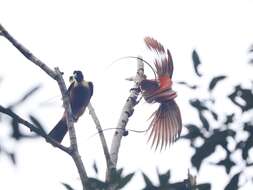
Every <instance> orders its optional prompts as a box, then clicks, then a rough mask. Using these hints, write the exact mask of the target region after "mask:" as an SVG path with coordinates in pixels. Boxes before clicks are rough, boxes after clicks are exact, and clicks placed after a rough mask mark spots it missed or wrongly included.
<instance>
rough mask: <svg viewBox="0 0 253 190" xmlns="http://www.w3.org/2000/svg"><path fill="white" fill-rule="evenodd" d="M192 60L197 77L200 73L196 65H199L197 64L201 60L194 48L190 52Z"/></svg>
mask: <svg viewBox="0 0 253 190" xmlns="http://www.w3.org/2000/svg"><path fill="white" fill-rule="evenodd" d="M192 60H193V67H194V71H195V73H196V74H197V75H198V76H199V77H201V76H202V74H200V73H199V70H198V67H199V65H200V64H201V61H200V59H199V55H198V53H197V51H196V50H193V52H192Z"/></svg>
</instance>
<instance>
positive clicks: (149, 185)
mask: <svg viewBox="0 0 253 190" xmlns="http://www.w3.org/2000/svg"><path fill="white" fill-rule="evenodd" d="M142 176H143V179H144V181H145V184H146V187H150V188H154V187H155V186H154V185H153V183H152V182H151V180H150V179H149V178H148V176H146V174H144V173H142Z"/></svg>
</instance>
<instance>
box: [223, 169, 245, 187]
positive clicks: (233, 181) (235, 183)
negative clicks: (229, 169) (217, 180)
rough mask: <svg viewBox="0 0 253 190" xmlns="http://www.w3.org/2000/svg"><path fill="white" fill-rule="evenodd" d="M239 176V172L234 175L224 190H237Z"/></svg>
mask: <svg viewBox="0 0 253 190" xmlns="http://www.w3.org/2000/svg"><path fill="white" fill-rule="evenodd" d="M240 175H241V172H239V173H237V174H235V175H234V176H233V177H232V179H231V180H230V182H229V183H228V184H227V186H226V187H225V189H224V190H238V189H239V185H238V183H239V177H240Z"/></svg>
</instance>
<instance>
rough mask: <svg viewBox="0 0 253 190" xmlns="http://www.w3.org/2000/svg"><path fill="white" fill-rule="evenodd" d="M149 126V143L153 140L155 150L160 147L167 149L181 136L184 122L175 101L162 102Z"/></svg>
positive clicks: (152, 116)
mask: <svg viewBox="0 0 253 190" xmlns="http://www.w3.org/2000/svg"><path fill="white" fill-rule="evenodd" d="M150 118H152V121H151V123H150V126H149V129H148V130H149V131H150V135H149V138H148V141H150V140H151V139H152V145H151V146H152V147H153V146H154V145H155V150H156V149H157V148H158V146H160V147H161V150H162V148H163V147H165V148H166V147H167V145H168V144H171V143H173V142H174V141H175V140H177V138H178V137H179V136H180V133H181V130H182V120H181V114H180V110H179V108H178V106H177V104H176V102H175V101H174V100H170V101H166V102H162V103H161V104H160V106H159V108H158V110H157V111H155V112H154V113H153V114H152V115H151V117H150Z"/></svg>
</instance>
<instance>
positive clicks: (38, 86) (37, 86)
mask: <svg viewBox="0 0 253 190" xmlns="http://www.w3.org/2000/svg"><path fill="white" fill-rule="evenodd" d="M40 88H41V85H36V86H35V87H33V88H32V89H31V90H29V91H28V92H27V93H26V94H25V95H24V96H23V97H22V98H20V99H19V100H18V101H17V102H15V103H14V104H12V105H10V106H9V108H13V107H15V106H18V105H19V104H21V103H23V102H24V101H26V100H27V99H28V98H30V96H32V95H33V94H34V93H35V92H37V91H38V90H39V89H40Z"/></svg>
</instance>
